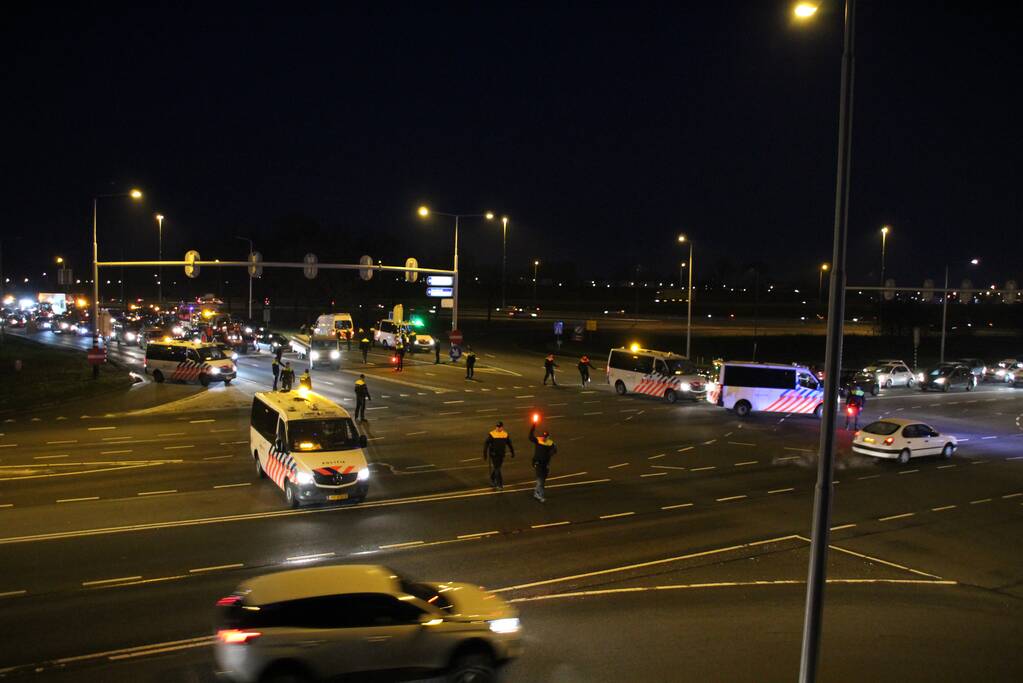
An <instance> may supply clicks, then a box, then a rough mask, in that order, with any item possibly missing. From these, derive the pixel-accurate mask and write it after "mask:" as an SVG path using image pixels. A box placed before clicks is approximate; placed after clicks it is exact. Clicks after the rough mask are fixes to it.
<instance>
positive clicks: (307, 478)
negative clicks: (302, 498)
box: [295, 472, 313, 484]
mask: <svg viewBox="0 0 1023 683" xmlns="http://www.w3.org/2000/svg"><path fill="white" fill-rule="evenodd" d="M295 481H297V482H298V483H299V484H312V483H313V475H312V474H311V473H309V472H299V473H298V474H296V475H295Z"/></svg>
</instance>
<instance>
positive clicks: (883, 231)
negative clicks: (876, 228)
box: [881, 225, 892, 235]
mask: <svg viewBox="0 0 1023 683" xmlns="http://www.w3.org/2000/svg"><path fill="white" fill-rule="evenodd" d="M891 231H892V229H891V228H889V227H888V226H887V225H882V226H881V234H882V235H887V234H888V233H890V232H891Z"/></svg>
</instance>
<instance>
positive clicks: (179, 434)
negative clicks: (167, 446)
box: [157, 432, 185, 436]
mask: <svg viewBox="0 0 1023 683" xmlns="http://www.w3.org/2000/svg"><path fill="white" fill-rule="evenodd" d="M184 435H185V433H184V432H164V433H163V434H157V436H184Z"/></svg>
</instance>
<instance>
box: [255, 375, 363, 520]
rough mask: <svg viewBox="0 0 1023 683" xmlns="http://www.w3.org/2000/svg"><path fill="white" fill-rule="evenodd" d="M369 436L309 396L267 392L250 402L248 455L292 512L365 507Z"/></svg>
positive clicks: (328, 404) (325, 402) (342, 411)
mask: <svg viewBox="0 0 1023 683" xmlns="http://www.w3.org/2000/svg"><path fill="white" fill-rule="evenodd" d="M365 448H366V437H365V436H363V435H362V434H359V430H358V429H357V428H356V426H355V423H354V422H353V421H352V418H351V416H349V415H348V411H346V410H345V409H344V408H342V407H341V406H339V405H337V404H336V403H334V402H332V401H330V400H328V399H326V398H324V397H323V396H320V395H319V394H314V393H313V392H311V391H306V390H304V389H299V390H298V391H264V392H257V393H256V395H255V396H254V397H253V399H252V415H251V420H250V424H249V450H250V451H251V452H252V458H253V459H254V460H255V462H256V474H257V475H258V476H259V477H260V478H264V477H265V478H269V479H270V480H271V481H273V483H274V484H276V485H277V486H278V487H279V488H280V489H281V490H282V491H284V499H285V500H286V501H287V503H288V506H289V507H293V508H294V507H298V506H299V505H301V504H302V503H327V502H336V501H350V502H355V503H358V502H361V501H362V500H363V499H365V498H366V494H367V492H368V491H369V466H368V465H367V464H366V455H365V452H364V449H365Z"/></svg>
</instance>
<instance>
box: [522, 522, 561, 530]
mask: <svg viewBox="0 0 1023 683" xmlns="http://www.w3.org/2000/svg"><path fill="white" fill-rule="evenodd" d="M566 524H571V522H547V523H546V524H534V525H533V526H531V527H529V528H530V529H546V528H547V527H552V526H565V525H566Z"/></svg>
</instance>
